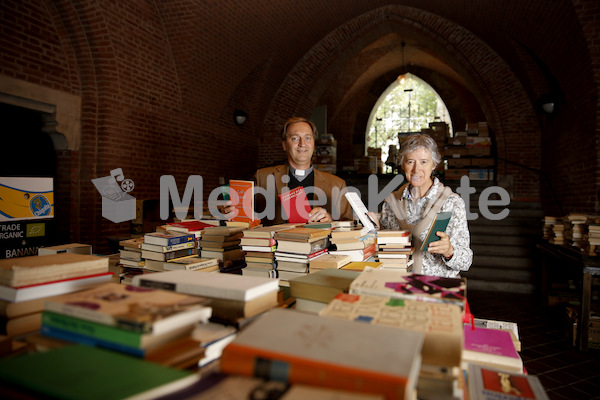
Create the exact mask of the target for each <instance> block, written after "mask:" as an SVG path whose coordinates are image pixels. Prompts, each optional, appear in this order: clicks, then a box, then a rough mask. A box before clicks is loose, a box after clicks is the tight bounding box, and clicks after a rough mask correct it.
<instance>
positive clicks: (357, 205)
mask: <svg viewBox="0 0 600 400" xmlns="http://www.w3.org/2000/svg"><path fill="white" fill-rule="evenodd" d="M345 196H346V199H347V200H348V203H349V204H350V206H351V207H352V211H354V214H355V215H356V216H357V217H358V219H359V221H360V223H361V224H362V225H363V226H364V227H365V228H367V229H368V230H369V231H376V230H377V224H375V221H373V220H372V219H371V217H369V214H368V212H369V210H368V209H367V207H366V206H365V203H363V201H362V200H361V198H360V196H359V194H358V193H354V192H348V193H346V194H345Z"/></svg>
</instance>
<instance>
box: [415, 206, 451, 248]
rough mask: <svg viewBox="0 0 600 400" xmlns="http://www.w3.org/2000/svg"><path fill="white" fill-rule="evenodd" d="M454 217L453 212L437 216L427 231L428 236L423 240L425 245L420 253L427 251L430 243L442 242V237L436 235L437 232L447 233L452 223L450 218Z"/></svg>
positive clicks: (441, 213)
mask: <svg viewBox="0 0 600 400" xmlns="http://www.w3.org/2000/svg"><path fill="white" fill-rule="evenodd" d="M451 217H452V212H450V211H445V212H439V213H437V216H436V217H435V219H434V220H433V222H432V223H431V226H430V227H429V231H427V235H426V236H425V240H423V244H421V248H420V249H419V250H420V251H427V249H428V248H429V243H431V242H435V241H438V240H440V237H439V236H438V235H436V234H435V233H436V232H445V231H446V228H447V227H448V224H449V223H450V218H451Z"/></svg>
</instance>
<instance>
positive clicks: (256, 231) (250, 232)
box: [244, 223, 302, 239]
mask: <svg viewBox="0 0 600 400" xmlns="http://www.w3.org/2000/svg"><path fill="white" fill-rule="evenodd" d="M299 226H302V225H301V224H291V223H287V224H278V225H271V226H260V227H257V228H252V229H247V230H245V231H244V237H246V238H267V239H272V238H273V236H275V233H276V232H279V231H283V230H286V229H291V228H297V227H299Z"/></svg>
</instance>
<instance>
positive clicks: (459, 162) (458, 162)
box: [448, 158, 471, 168]
mask: <svg viewBox="0 0 600 400" xmlns="http://www.w3.org/2000/svg"><path fill="white" fill-rule="evenodd" d="M470 166H471V159H470V158H449V159H448V167H449V168H466V167H470Z"/></svg>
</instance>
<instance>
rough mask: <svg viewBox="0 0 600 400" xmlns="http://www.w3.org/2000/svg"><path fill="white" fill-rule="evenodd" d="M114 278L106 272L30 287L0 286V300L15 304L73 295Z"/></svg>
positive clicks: (110, 273)
mask: <svg viewBox="0 0 600 400" xmlns="http://www.w3.org/2000/svg"><path fill="white" fill-rule="evenodd" d="M112 277H113V273H112V272H104V273H100V274H94V275H86V276H78V277H74V278H68V279H63V280H59V281H53V282H45V283H38V284H35V285H29V286H21V287H9V286H0V299H1V300H5V301H9V302H13V303H19V302H24V301H28V300H35V299H42V298H45V297H49V296H55V295H59V294H65V293H71V292H75V291H78V290H83V289H87V288H90V287H93V286H96V285H99V284H102V283H107V282H110V281H111V279H112Z"/></svg>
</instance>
